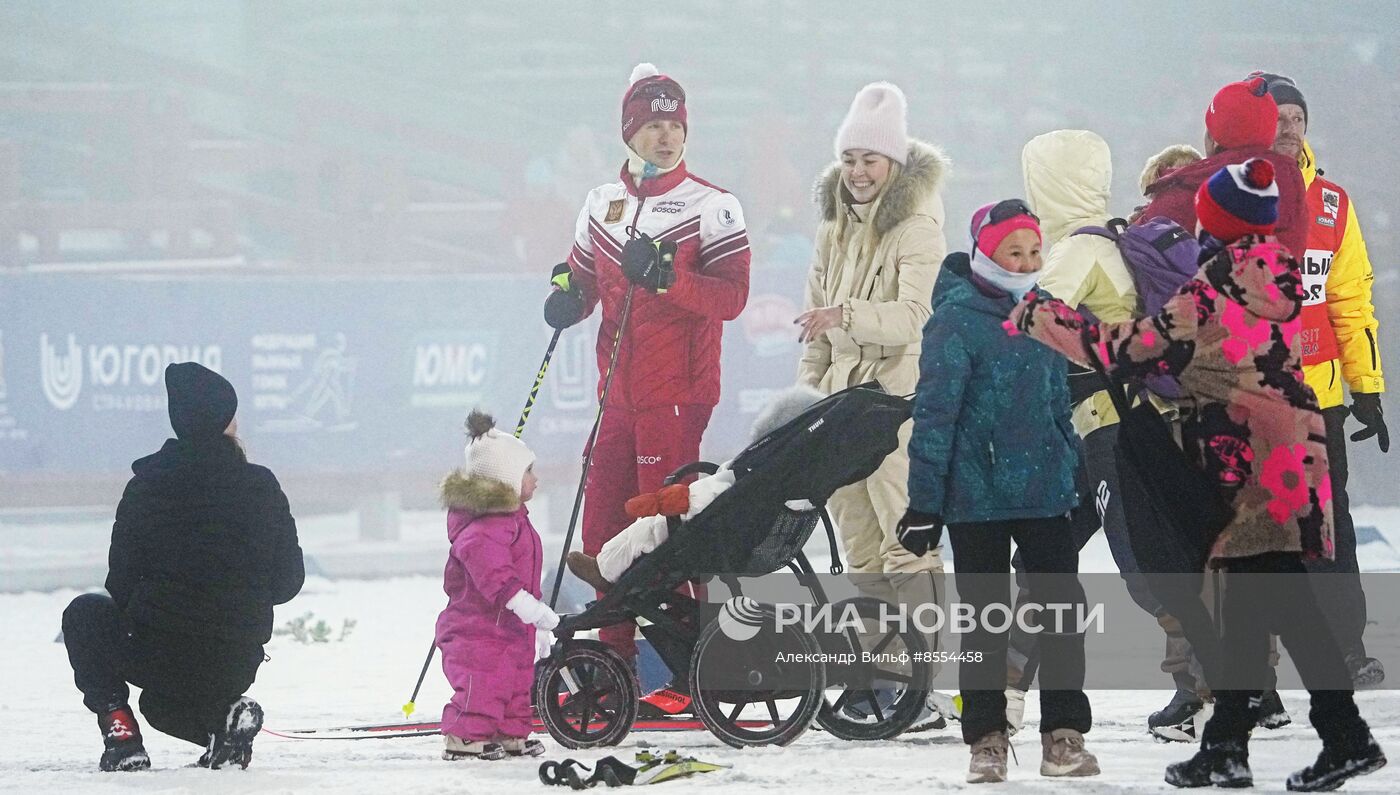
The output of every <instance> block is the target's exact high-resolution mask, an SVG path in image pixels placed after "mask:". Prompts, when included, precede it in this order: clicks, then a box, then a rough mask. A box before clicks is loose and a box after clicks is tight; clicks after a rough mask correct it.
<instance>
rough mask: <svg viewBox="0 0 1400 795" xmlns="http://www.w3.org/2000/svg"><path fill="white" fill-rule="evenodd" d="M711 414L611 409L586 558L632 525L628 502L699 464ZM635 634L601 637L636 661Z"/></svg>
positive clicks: (587, 524)
mask: <svg viewBox="0 0 1400 795" xmlns="http://www.w3.org/2000/svg"><path fill="white" fill-rule="evenodd" d="M711 411H713V407H712V406H657V407H655V408H647V409H631V408H628V407H625V406H619V405H609V406H608V407H607V410H606V411H604V412H603V424H602V426H601V427H599V428H598V440H597V441H596V442H595V443H594V447H593V465H592V467H591V468H590V469H589V470H588V483H587V485H586V486H585V490H584V505H583V551H584V554H586V555H593V556H596V555H597V554H598V552H599V551H600V550H601V549H602V548H603V544H605V543H607V542H608V540H609V539H611V538H612V537H613V536H615V535H617V534H618V533H619V532H621V531H622V529H623V528H624V527H626V526H627V525H629V524H631V523H632V520H631V519H630V518H628V516H627V511H626V508H625V506H626V503H627V501H628V500H630V499H631V498H633V497H635V496H637V495H638V494H646V493H648V492H652V491H656V490H658V489H660V488H661V486H662V481H663V480H665V479H666V476H667V475H669V474H671V473H672V472H674V471H675V470H676V469H678V468H680V467H682V466H685V465H686V464H689V463H692V462H694V461H697V460H699V458H700V437H701V436H702V435H703V434H704V433H705V426H706V425H708V424H709V423H710V412H711ZM600 595H601V594H600ZM635 633H636V627H635V625H634V624H632V623H630V622H629V623H627V624H616V625H613V626H611V627H604V628H603V629H602V630H600V631H599V632H598V637H599V639H600V640H602V641H603V642H604V643H606V644H607V645H609V646H611V647H612V648H613V649H614V650H615V651H617V653H618V654H621V655H622V656H623V658H624V659H632V658H634V657H636V656H637V643H636V640H635Z"/></svg>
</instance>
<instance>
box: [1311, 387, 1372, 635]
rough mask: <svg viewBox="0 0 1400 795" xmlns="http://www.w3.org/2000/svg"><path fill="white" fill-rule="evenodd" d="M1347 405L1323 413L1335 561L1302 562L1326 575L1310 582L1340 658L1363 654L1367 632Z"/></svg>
mask: <svg viewBox="0 0 1400 795" xmlns="http://www.w3.org/2000/svg"><path fill="white" fill-rule="evenodd" d="M1348 413H1349V410H1348V409H1347V407H1346V406H1333V407H1332V408H1328V409H1323V410H1322V419H1323V421H1324V422H1326V424H1327V472H1328V474H1329V475H1331V477H1332V532H1333V534H1334V536H1335V539H1336V560H1326V559H1325V558H1317V559H1315V560H1307V561H1304V565H1305V566H1307V569H1308V572H1309V573H1312V574H1325V575H1327V576H1325V577H1317V578H1314V579H1313V581H1312V582H1313V593H1314V594H1316V595H1317V603H1318V606H1320V607H1321V608H1322V612H1323V614H1324V615H1326V616H1327V621H1328V623H1329V624H1331V626H1332V632H1333V633H1334V634H1335V635H1336V637H1337V643H1338V645H1339V646H1340V647H1341V650H1342V656H1343V657H1352V656H1358V655H1362V656H1364V655H1365V654H1366V645H1365V642H1364V641H1363V640H1362V634H1363V633H1364V632H1365V630H1366V594H1365V592H1363V591H1362V590H1361V568H1360V565H1359V563H1358V561H1357V559H1356V526H1355V525H1353V524H1352V521H1351V500H1350V499H1349V498H1348V497H1347V437H1346V427H1345V425H1346V419H1347V415H1348Z"/></svg>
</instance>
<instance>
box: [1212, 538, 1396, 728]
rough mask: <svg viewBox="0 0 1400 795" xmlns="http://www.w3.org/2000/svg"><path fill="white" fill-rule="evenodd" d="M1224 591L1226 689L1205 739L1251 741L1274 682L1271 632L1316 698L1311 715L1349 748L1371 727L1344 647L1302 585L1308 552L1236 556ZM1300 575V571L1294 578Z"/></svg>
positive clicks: (1221, 689) (1226, 571) (1219, 693)
mask: <svg viewBox="0 0 1400 795" xmlns="http://www.w3.org/2000/svg"><path fill="white" fill-rule="evenodd" d="M1223 569H1224V578H1223V579H1224V589H1223V593H1222V594H1221V597H1220V598H1221V606H1220V612H1221V616H1220V618H1221V630H1222V631H1221V639H1220V646H1221V652H1222V654H1223V657H1224V659H1223V661H1222V663H1223V669H1224V670H1223V674H1222V677H1223V679H1222V682H1221V684H1222V685H1223V686H1222V687H1218V688H1216V702H1215V714H1214V715H1212V716H1211V719H1210V721H1209V722H1208V723H1207V724H1206V729H1205V734H1204V737H1203V741H1204V742H1207V743H1213V742H1221V741H1226V740H1234V741H1239V742H1245V741H1247V740H1248V738H1249V732H1250V730H1251V729H1252V728H1254V725H1255V723H1256V722H1257V721H1258V719H1259V698H1260V695H1261V693H1262V692H1263V690H1264V689H1265V688H1264V687H1262V686H1261V685H1263V684H1267V683H1268V682H1269V681H1271V678H1270V670H1269V662H1268V657H1269V633H1270V632H1273V633H1274V634H1277V635H1278V636H1279V639H1280V640H1282V641H1283V646H1284V648H1286V649H1287V650H1288V654H1289V656H1290V657H1292V658H1293V665H1294V666H1295V667H1296V668H1297V669H1298V674H1299V675H1300V676H1301V677H1302V679H1303V685H1304V686H1305V687H1306V688H1307V689H1308V694H1309V695H1310V696H1311V697H1312V708H1311V710H1310V711H1309V713H1308V719H1309V720H1310V721H1311V722H1312V725H1313V728H1314V729H1315V730H1317V733H1318V736H1319V737H1321V738H1322V742H1323V743H1324V744H1325V745H1334V744H1338V743H1340V744H1344V745H1347V746H1350V745H1351V744H1353V743H1357V742H1359V741H1360V740H1361V739H1362V738H1364V737H1365V735H1366V733H1367V732H1368V731H1369V729H1368V728H1367V726H1366V722H1365V721H1363V720H1362V719H1361V715H1360V713H1359V712H1358V711H1357V709H1356V701H1355V700H1354V699H1353V698H1352V689H1351V678H1350V676H1349V675H1348V674H1347V669H1346V665H1345V663H1343V661H1342V654H1341V651H1340V650H1339V649H1338V647H1337V643H1336V641H1335V639H1333V637H1332V632H1331V630H1330V629H1329V628H1328V626H1327V621H1326V619H1325V618H1323V615H1322V611H1321V610H1320V609H1319V608H1318V603H1317V599H1316V597H1315V596H1314V595H1313V592H1312V589H1311V588H1308V587H1306V586H1305V585H1304V584H1303V583H1302V575H1306V573H1307V570H1306V569H1305V568H1304V567H1303V562H1302V559H1301V556H1300V555H1298V553H1296V552H1270V553H1268V554H1265V555H1257V556H1254V557H1249V558H1238V559H1234V560H1231V561H1229V562H1228V563H1227V564H1226V565H1225V566H1224V567H1223ZM1288 575H1294V576H1288Z"/></svg>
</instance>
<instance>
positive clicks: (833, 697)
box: [817, 596, 933, 740]
mask: <svg viewBox="0 0 1400 795" xmlns="http://www.w3.org/2000/svg"><path fill="white" fill-rule="evenodd" d="M851 604H854V605H855V609H856V613H857V615H859V616H860V619H861V630H859V631H858V630H856V629H855V628H854V627H848V628H846V629H845V630H844V631H841V632H835V633H827V634H823V635H820V636H819V640H820V641H821V645H822V651H824V652H826V653H827V655H828V659H831V657H832V656H834V655H841V654H851V653H854V654H855V659H856V660H857V662H855V663H853V664H850V665H845V664H837V663H828V664H827V666H826V693H825V696H826V697H825V699H823V703H822V706H821V710H820V711H819V712H818V713H817V724H818V725H820V726H821V727H822V728H823V729H825V730H827V731H828V732H831V734H832V735H834V736H836V737H840V738H841V739H843V740H888V739H890V738H891V737H895V736H897V735H899V734H900V733H901V732H903V731H904V730H905V729H908V728H909V727H910V726H911V725H913V723H914V721H916V720H918V718H919V715H920V713H921V711H922V710H923V708H924V702H925V700H926V699H927V698H928V689H927V688H928V683H929V682H931V681H932V680H933V665H932V663H931V662H930V661H929V660H928V659H927V657H922V656H921V655H925V654H927V652H928V642H927V641H926V640H925V639H924V636H923V635H922V634H921V633H919V632H918V631H916V630H915V629H914V628H913V627H906V628H903V629H904V630H905V631H903V632H901V631H899V630H900V629H901V627H894V626H891V627H888V628H885V627H881V626H880V625H879V616H880V614H881V613H880V605H881V604H883V603H882V602H881V601H880V600H879V599H875V598H872V597H868V596H861V597H857V598H855V599H848V600H846V601H843V602H838V603H836V604H835V605H834V606H833V608H832V613H833V615H844V614H845V611H846V610H847V609H848V608H847V605H851ZM862 652H869V653H871V654H872V655H874V660H873V661H871V662H861V661H859V660H861V654H862Z"/></svg>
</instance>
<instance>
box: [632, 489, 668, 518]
mask: <svg viewBox="0 0 1400 795" xmlns="http://www.w3.org/2000/svg"><path fill="white" fill-rule="evenodd" d="M625 509H626V511H627V517H628V518H629V519H641V518H642V517H645V516H655V515H657V514H658V513H661V494H660V493H658V492H652V493H650V494H638V495H637V496H635V497H633V498H632V499H630V500H628V501H627V505H626V506H625Z"/></svg>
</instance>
